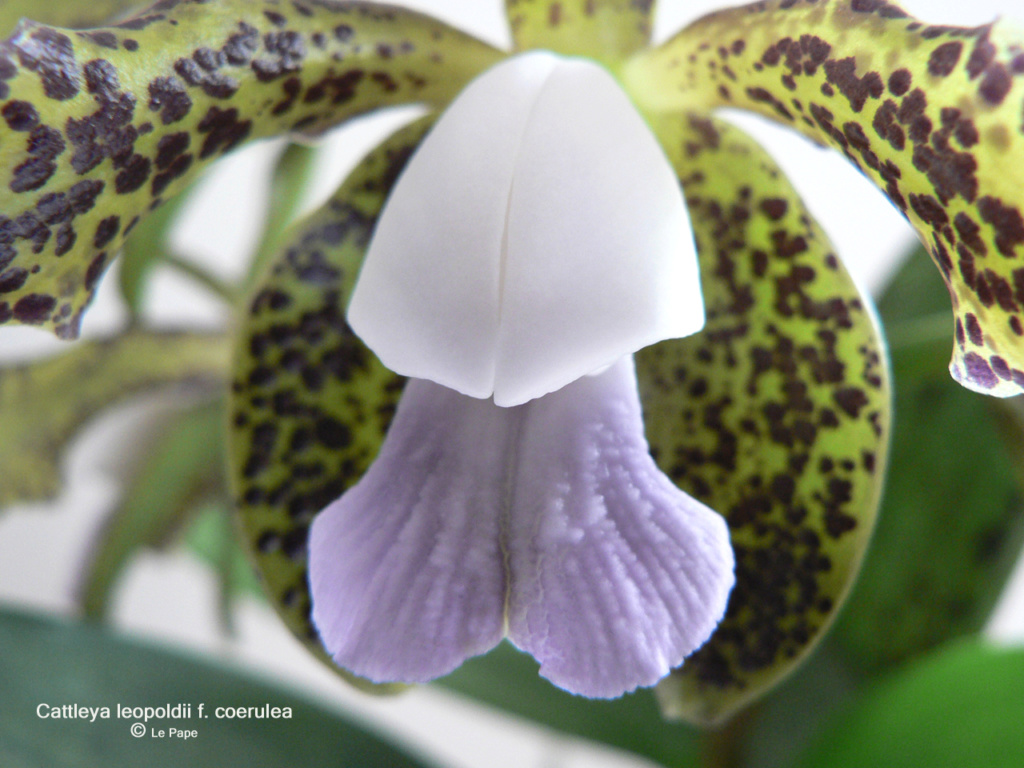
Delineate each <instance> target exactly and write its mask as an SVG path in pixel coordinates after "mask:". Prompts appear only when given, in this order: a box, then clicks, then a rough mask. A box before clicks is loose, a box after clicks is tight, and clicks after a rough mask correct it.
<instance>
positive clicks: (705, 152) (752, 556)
mask: <svg viewBox="0 0 1024 768" xmlns="http://www.w3.org/2000/svg"><path fill="white" fill-rule="evenodd" d="M654 127H655V132H656V133H657V134H658V135H659V137H660V138H661V140H662V144H663V146H664V147H665V148H666V151H667V152H668V155H669V158H670V159H671V160H672V162H673V164H674V165H675V167H676V169H677V171H678V172H679V175H680V179H681V180H682V182H683V186H684V190H685V192H686V197H687V201H688V203H689V206H690V211H691V216H692V221H693V227H694V233H695V236H696V239H697V246H698V248H697V250H698V253H699V254H700V264H701V286H702V288H703V291H704V300H705V302H706V304H707V318H708V320H707V326H706V327H705V329H704V331H703V332H702V333H700V334H697V335H696V336H693V337H691V338H688V339H681V340H677V341H668V342H662V343H661V344H657V345H655V346H653V347H649V348H647V349H645V350H642V351H641V352H639V353H638V354H637V355H636V361H637V373H638V377H639V381H640V391H641V395H642V398H643V403H644V418H645V422H646V426H647V438H648V440H649V441H650V444H651V450H652V453H653V455H654V456H655V458H656V459H657V461H658V464H659V466H660V467H661V468H662V470H663V471H665V472H666V473H667V474H668V475H669V476H670V477H671V478H672V479H673V480H675V481H676V482H677V483H678V484H679V485H680V486H681V487H682V488H683V489H684V490H685V491H687V492H688V493H691V494H692V495H694V496H695V497H696V498H698V499H700V500H701V501H703V502H704V503H705V504H707V505H708V506H710V507H712V508H713V509H716V510H718V511H719V512H720V513H721V514H723V515H724V516H725V518H726V520H727V521H728V523H729V527H730V529H731V534H732V543H733V547H734V549H735V554H736V587H735V589H734V590H733V593H732V596H731V598H730V601H729V608H728V611H727V613H726V618H725V620H724V621H723V622H722V624H721V625H720V626H719V628H718V629H717V630H716V632H715V634H713V635H712V636H711V639H710V640H709V641H708V643H707V644H706V645H705V646H704V647H703V648H701V649H700V650H699V651H697V653H695V654H694V655H693V656H691V657H690V658H689V659H687V661H686V663H685V664H684V665H683V667H682V668H681V669H680V670H677V671H676V672H674V673H673V674H672V676H670V677H669V678H668V679H667V680H665V681H663V682H662V683H661V685H660V686H659V696H660V698H661V701H662V704H663V706H664V708H665V710H666V711H667V712H668V713H669V714H671V715H675V716H679V717H684V718H686V719H688V720H692V721H695V722H704V723H707V722H717V721H721V720H723V719H725V718H727V717H729V716H730V715H731V714H732V713H733V712H735V711H736V710H738V709H739V708H740V707H742V706H744V705H745V704H746V703H748V702H750V701H751V700H753V699H754V698H755V697H757V696H758V695H760V694H761V693H763V692H764V691H766V690H767V689H769V688H770V687H771V686H773V685H774V684H775V683H777V682H778V681H779V680H780V679H782V678H783V677H784V676H785V675H786V674H788V673H789V672H790V671H791V670H792V669H793V668H794V667H795V666H796V665H797V664H799V663H800V661H801V660H802V658H803V657H804V656H805V655H806V654H807V653H808V652H809V650H810V649H811V648H812V647H813V646H814V645H815V643H816V642H817V641H818V640H819V639H820V638H821V636H822V634H823V632H824V630H825V629H826V628H827V627H828V625H829V623H830V622H831V621H832V619H833V617H834V616H835V614H836V611H837V610H838V608H839V606H840V604H841V603H842V601H843V599H844V598H845V596H846V592H847V590H848V588H849V586H850V583H851V581H852V579H853V577H854V575H855V573H856V571H857V568H858V566H859V564H860V560H861V557H862V554H863V551H864V548H865V546H866V544H867V541H868V537H869V534H870V531H871V528H872V525H873V522H874V517H875V512H876V509H877V505H878V501H879V496H880V491H881V482H882V474H883V469H884V467H885V455H886V449H887V441H888V424H889V391H888V375H887V367H886V361H885V355H884V352H883V349H882V344H881V340H880V338H879V335H878V330H877V328H876V327H875V324H874V321H873V318H872V314H871V311H870V309H869V308H868V307H867V306H866V305H865V301H866V300H865V299H864V298H863V297H862V296H861V294H860V293H859V291H858V290H857V288H856V286H855V285H854V284H853V282H852V280H851V279H850V277H849V276H848V275H847V273H846V272H845V271H844V270H843V267H842V266H841V264H840V263H839V262H838V261H837V259H836V257H835V255H834V254H833V252H832V249H831V245H830V244H829V242H828V240H827V238H826V237H825V236H824V234H823V233H822V232H821V230H820V229H819V227H818V226H817V225H816V224H815V223H814V222H813V221H812V220H811V219H810V216H809V214H808V212H807V210H806V208H804V206H803V205H802V203H801V202H800V199H799V197H798V196H797V195H796V193H795V191H794V190H793V189H792V187H791V186H790V185H789V184H788V182H787V181H786V180H785V179H784V177H782V176H781V172H780V171H779V169H778V167H777V166H776V165H775V164H774V162H773V161H772V160H771V159H770V158H769V157H768V156H767V155H766V154H765V153H764V152H763V150H761V149H760V147H758V146H757V144H755V143H754V142H753V141H752V140H751V139H749V138H748V137H747V136H746V135H744V134H743V133H742V132H740V131H739V130H738V129H736V128H733V127H731V126H729V125H728V124H726V123H724V122H721V121H718V120H712V119H705V118H700V117H685V118H661V119H659V120H657V121H655V126H654Z"/></svg>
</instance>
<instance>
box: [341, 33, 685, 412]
mask: <svg viewBox="0 0 1024 768" xmlns="http://www.w3.org/2000/svg"><path fill="white" fill-rule="evenodd" d="M348 319H349V322H350V323H351V324H352V327H353V328H354V329H355V331H356V332H357V333H358V334H359V336H360V338H361V339H362V340H363V341H364V342H365V343H366V344H367V346H369V347H370V348H371V349H373V350H374V352H375V353H376V354H377V355H378V356H379V357H380V359H381V360H382V362H384V364H385V365H387V366H388V367H389V368H391V369H392V370H394V371H397V372H399V373H401V374H403V375H406V376H413V377H416V378H424V379H430V380H432V381H436V382H438V383H439V384H443V385H445V386H448V387H451V388H453V389H456V390H458V391H460V392H463V393H464V394H468V395H470V396H473V397H489V396H491V395H492V394H493V396H494V399H495V402H496V403H498V404H499V405H505V406H510V405H519V404H522V403H524V402H526V401H528V400H530V399H531V398H534V397H539V396H541V395H543V394H546V393H548V392H552V391H554V390H556V389H558V388H559V387H562V386H565V385H566V384H568V383H569V382H571V381H574V380H575V379H577V378H579V377H580V376H582V375H584V374H587V373H590V372H593V371H595V370H598V369H600V368H603V367H605V366H607V365H610V364H611V363H613V362H614V361H615V360H617V359H618V358H620V357H622V356H623V355H626V354H629V353H631V352H633V351H635V350H637V349H639V348H641V347H643V346H646V345H647V344H651V343H653V342H655V341H659V340H661V339H663V338H676V337H679V336H685V335H689V334H690V333H693V332H694V331H696V330H698V329H699V328H700V327H701V325H702V324H703V305H702V302H701V298H700V290H699V278H698V275H697V267H696V256H695V253H694V250H693V243H692V238H691V236H690V233H689V225H688V222H687V217H686V211H685V208H684V206H683V202H682V196H681V194H680V192H679V188H678V184H677V182H676V180H675V178H674V176H673V174H672V172H671V168H670V166H669V165H668V163H667V161H666V159H665V156H664V153H663V152H662V151H661V149H660V148H659V147H658V145H657V142H656V141H655V139H654V137H653V135H651V133H650V130H649V129H648V128H647V126H646V124H645V123H644V121H643V119H642V118H641V117H640V115H639V114H638V113H637V112H636V110H635V109H634V108H633V107H632V105H631V104H630V103H629V100H628V98H627V97H626V96H625V94H624V93H623V92H622V91H621V89H620V88H619V87H618V86H617V85H616V84H615V82H614V80H612V78H611V77H610V76H609V75H608V73H607V72H606V71H604V70H603V69H601V68H600V67H598V66H597V65H595V64H593V63H590V62H585V61H582V60H577V59H561V58H557V57H554V56H552V55H551V54H546V53H533V54H524V55H522V56H518V57H516V58H515V59H512V60H510V61H508V62H505V63H503V64H501V65H499V66H497V67H495V68H493V69H492V70H490V71H488V72H487V73H486V74H485V75H483V76H482V77H480V78H478V79H477V80H476V81H474V82H473V83H472V84H471V86H470V87H469V88H468V89H467V90H466V91H465V92H464V93H463V94H462V95H460V97H459V98H458V99H457V100H456V102H455V103H454V104H453V106H452V107H451V108H450V109H449V111H448V112H446V113H445V115H444V116H442V118H441V120H440V121H439V123H438V125H437V127H436V128H435V130H434V131H433V132H432V133H431V135H430V136H429V137H428V138H427V140H426V141H425V142H424V144H423V146H422V147H421V148H420V149H419V150H418V151H417V153H416V155H415V156H414V158H413V159H412V161H411V162H410V164H409V167H408V169H407V170H406V172H405V174H404V175H403V176H402V178H401V179H400V180H399V183H398V185H397V187H396V190H395V194H394V195H393V196H392V198H391V199H390V200H389V202H388V204H387V206H386V208H385V210H384V213H383V214H382V216H381V220H380V223H379V225H378V227H377V231H376V234H375V236H374V240H373V243H372V244H371V246H370V250H369V253H368V254H367V258H366V262H365V264H364V266H363V270H362V272H361V273H360V277H359V281H358V283H357V285H356V290H355V293H354V295H353V298H352V303H351V305H350V308H349V313H348Z"/></svg>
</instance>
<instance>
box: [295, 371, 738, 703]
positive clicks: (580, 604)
mask: <svg viewBox="0 0 1024 768" xmlns="http://www.w3.org/2000/svg"><path fill="white" fill-rule="evenodd" d="M309 544H310V584H311V590H312V595H313V620H314V623H315V624H316V626H317V628H318V630H319V632H320V635H321V638H322V640H323V642H324V644H325V646H326V647H327V649H328V651H329V652H330V653H331V655H332V656H333V657H334V659H335V661H336V662H337V663H338V664H339V665H341V666H343V667H345V668H346V669H349V670H351V671H352V672H354V673H356V674H358V675H361V676H364V677H367V678H369V679H370V680H373V681H376V682H385V681H387V682H394V681H399V682H423V681H427V680H431V679H434V678H436V677H439V676H441V675H444V674H446V673H448V672H450V671H452V670H453V669H455V668H456V667H457V666H459V665H460V664H461V663H462V662H463V661H465V660H466V659H467V658H469V657H471V656H474V655H477V654H480V653H483V652H485V651H487V650H489V649H490V648H492V647H493V646H495V645H496V644H497V643H498V642H500V640H501V639H502V637H504V636H506V635H507V636H508V637H509V639H510V640H511V641H512V642H513V643H515V644H516V645H517V646H519V647H520V648H522V649H523V650H525V651H528V652H529V653H531V654H532V655H533V656H534V657H535V658H537V659H538V660H539V661H540V662H541V674H542V675H544V676H545V677H547V678H549V679H550V680H551V681H552V682H554V683H555V684H556V685H559V686H561V687H563V688H565V689H567V690H569V691H572V692H574V693H578V694H582V695H585V696H591V697H602V698H607V697H614V696H618V695H621V694H623V693H625V692H627V691H630V690H633V689H634V688H636V687H638V686H648V685H653V684H654V683H656V682H657V681H658V680H659V679H660V678H662V677H663V676H665V675H666V674H667V673H668V672H669V670H670V669H672V668H673V667H675V666H678V665H679V664H681V663H682V662H683V659H684V658H685V657H686V656H687V655H689V654H690V653H691V652H693V651H694V650H695V649H697V648H698V647H699V646H700V645H702V644H703V643H704V642H705V641H706V640H707V638H708V637H709V636H710V634H711V632H712V631H713V630H714V628H715V626H716V625H717V624H718V622H719V621H720V620H721V617H722V615H723V614H724V612H725V607H726V603H727V600H728V594H729V591H730V589H731V588H732V585H733V554H732V549H731V546H730V542H729V533H728V529H727V527H726V524H725V521H724V520H723V519H722V518H721V517H720V516H719V515H718V514H716V513H715V512H714V511H712V510H710V509H708V508H707V507H705V506H704V505H702V504H700V503H699V502H697V501H696V500H694V499H692V498H691V497H689V496H687V495H686V494H685V493H683V492H682V491H680V490H679V489H677V488H676V487H675V486H674V485H673V484H672V483H671V481H670V480H669V479H668V478H667V477H665V476H664V475H663V474H662V473H661V472H660V470H658V468H657V467H656V466H655V464H654V461H653V460H652V459H651V456H650V453H649V451H648V447H647V442H646V440H645V439H644V435H643V422H642V419H641V412H640V402H639V397H638V395H637V388H636V377H635V373H634V371H633V365H632V361H631V360H630V358H628V357H627V358H623V359H622V360H620V361H619V362H617V363H616V364H615V365H613V366H612V367H611V368H609V369H608V370H606V371H604V372H603V373H601V374H599V375H595V376H585V377H583V378H581V379H579V380H577V381H576V382H574V383H573V384H570V385H569V386H567V387H565V388H563V389H561V390H559V391H557V392H555V393H553V394H551V395H547V396H545V397H542V398H538V399H535V400H532V401H530V402H529V403H527V404H525V405H522V406H518V407H513V408H501V407H498V406H496V405H494V403H493V402H491V401H488V400H482V399H476V398H471V397H467V396H465V395H462V394H459V393H457V392H455V391H453V390H451V389H448V388H445V387H442V386H440V385H438V384H435V383H433V382H429V381H424V380H412V381H410V382H409V384H408V386H407V388H406V391H405V394H404V395H403V398H402V401H401V403H400V406H399V409H398V413H397V414H396V416H395V420H394V422H393V424H392V427H391V429H390V431H389V432H388V435H387V438H386V440H385V442H384V446H383V448H382V450H381V453H380V455H379V457H378V458H377V460H376V461H375V462H374V464H373V465H372V466H371V468H370V470H369V471H368V472H367V474H366V475H365V476H364V477H363V479H362V480H361V481H360V482H359V483H358V484H357V485H355V486H354V487H353V488H352V489H350V490H349V491H348V492H347V493H345V494H344V495H343V496H342V497H341V498H340V499H339V500H337V501H336V502H334V503H333V504H331V505H330V506H329V507H327V509H325V510H324V511H323V512H322V513H321V514H320V515H319V516H318V517H317V518H316V520H315V521H314V523H313V526H312V529H311V533H310V542H309Z"/></svg>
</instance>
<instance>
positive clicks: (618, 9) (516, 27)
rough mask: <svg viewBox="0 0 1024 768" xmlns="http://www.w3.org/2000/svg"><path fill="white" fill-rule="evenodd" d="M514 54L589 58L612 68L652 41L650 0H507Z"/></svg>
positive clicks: (652, 7)
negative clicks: (545, 53) (532, 51)
mask: <svg viewBox="0 0 1024 768" xmlns="http://www.w3.org/2000/svg"><path fill="white" fill-rule="evenodd" d="M505 10H506V13H507V15H508V20H509V24H510V25H511V27H512V39H513V41H514V43H515V47H516V50H519V51H525V50H529V49H531V48H542V49H547V50H551V51H555V52H556V53H562V54H565V55H567V56H588V57H590V58H592V59H596V60H597V61H600V62H602V63H604V64H608V65H612V66H613V67H614V66H616V65H618V64H620V63H621V62H622V61H623V59H625V58H626V57H627V56H629V55H630V54H633V53H636V52H637V51H639V50H641V49H643V48H645V47H646V46H647V45H648V43H649V41H650V39H651V20H652V17H653V15H654V0H568V2H566V1H564V0H505Z"/></svg>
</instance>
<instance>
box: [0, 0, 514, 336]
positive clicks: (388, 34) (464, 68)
mask: <svg viewBox="0 0 1024 768" xmlns="http://www.w3.org/2000/svg"><path fill="white" fill-rule="evenodd" d="M502 55H503V54H502V53H501V52H500V51H497V50H495V49H493V48H491V47H490V46H488V45H485V44H484V43H481V42H479V41H477V40H475V39H473V38H471V37H469V36H467V35H465V34H463V33H461V32H458V31H456V30H454V29H452V28H450V27H447V26H445V25H444V24H441V23H440V22H437V21H434V20H432V19H430V18H428V17H426V16H422V15H420V14H416V13H413V12H411V11H405V10H401V9H397V8H384V7H380V6H376V5H374V4H371V3H344V4H340V3H339V4H334V3H330V4H328V3H309V4H307V3H305V2H301V0H296V1H295V2H289V3H283V2H277V1H276V0H260V1H259V2H250V0H218V1H217V2H204V3H195V2H177V0H161V2H158V3H156V4H155V5H153V6H151V7H150V8H149V9H147V10H146V11H144V12H142V13H141V14H140V15H137V16H135V17H134V18H132V19H130V20H128V21H125V22H122V23H120V24H118V25H116V26H113V27H109V28H104V29H93V30H88V31H84V32H74V31H71V30H67V29H58V28H55V27H49V26H45V25H41V24H38V23H35V22H30V21H26V22H22V23H21V25H19V27H18V28H17V30H16V31H15V32H14V34H13V35H12V36H11V37H10V38H9V39H8V40H6V41H4V42H2V43H0V99H2V100H3V106H2V108H0V117H2V118H3V119H4V121H5V123H6V126H5V130H4V131H3V132H2V133H0V324H3V323H7V322H17V323H28V324H34V325H43V326H45V327H47V328H49V329H51V330H53V331H54V332H55V333H56V334H57V335H58V336H61V337H65V338H68V337H74V336H76V335H77V333H78V328H79V324H80V319H81V315H82V312H83V310H84V308H85V306H86V304H87V303H88V301H89V299H90V297H91V296H92V293H93V291H94V289H95V286H96V283H97V281H98V280H99V278H100V276H101V275H102V274H103V271H104V269H105V268H106V266H107V264H108V263H109V262H110V261H111V259H112V258H113V256H114V254H116V253H117V250H118V248H119V247H120V244H121V242H122V241H123V240H124V238H125V236H126V235H127V234H128V233H129V232H130V231H131V229H132V228H133V227H134V226H135V224H136V223H137V222H138V221H139V219H140V218H141V217H142V216H144V215H145V214H146V213H147V212H148V211H149V210H151V209H152V208H153V207H155V206H157V205H159V204H160V202H161V201H162V200H164V199H166V198H167V197H168V196H170V195H173V194H174V193H176V192H177V191H179V190H180V189H181V188H182V187H183V185H184V184H185V183H186V181H187V180H188V179H189V178H190V177H194V175H195V174H196V173H198V172H199V171H200V170H201V169H202V168H204V167H205V166H206V165H207V164H208V163H209V162H210V161H212V160H214V159H216V158H218V157H220V156H221V155H222V154H223V153H224V152H226V151H228V150H230V149H232V148H233V147H235V146H237V145H238V144H239V143H241V142H242V141H244V140H246V139H249V138H257V137H261V136H269V135H273V134H281V133H289V132H297V133H311V132H317V131H321V130H323V129H325V128H327V127H330V126H333V125H337V124H339V123H341V122H343V121H344V120H345V119H347V118H349V117H352V116H353V115H356V114H360V113H363V112H366V111H368V110H372V109H376V108H380V107H384V106H389V105H393V104H402V103H414V102H422V103H427V104H431V105H443V104H444V103H446V102H447V101H448V100H450V99H451V98H452V97H453V96H454V95H455V94H457V93H458V92H459V90H460V89H461V88H462V87H463V86H464V85H465V84H466V82H468V81H469V80H470V79H471V78H472V77H473V76H474V75H476V74H477V73H478V72H479V71H481V70H482V69H484V68H486V67H488V66H490V65H492V64H494V63H495V62H496V61H498V60H499V59H500V58H501V57H502Z"/></svg>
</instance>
